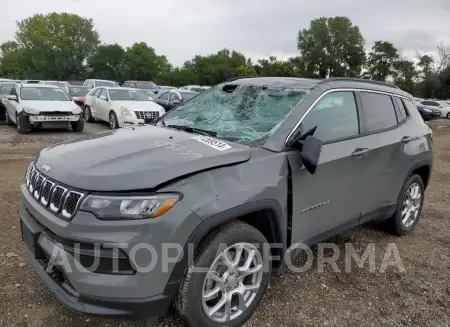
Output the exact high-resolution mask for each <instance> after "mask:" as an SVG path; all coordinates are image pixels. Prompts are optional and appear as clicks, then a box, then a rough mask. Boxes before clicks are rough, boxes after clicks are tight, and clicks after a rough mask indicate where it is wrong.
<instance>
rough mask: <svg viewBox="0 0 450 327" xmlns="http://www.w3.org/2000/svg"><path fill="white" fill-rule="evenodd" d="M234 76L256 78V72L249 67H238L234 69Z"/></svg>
mask: <svg viewBox="0 0 450 327" xmlns="http://www.w3.org/2000/svg"><path fill="white" fill-rule="evenodd" d="M236 76H256V70H255V68H253V67H252V66H249V65H240V66H238V67H236Z"/></svg>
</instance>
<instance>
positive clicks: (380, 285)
mask: <svg viewBox="0 0 450 327" xmlns="http://www.w3.org/2000/svg"><path fill="white" fill-rule="evenodd" d="M430 126H431V127H432V128H433V130H434V140H435V141H434V150H435V164H434V170H433V173H432V180H431V183H430V186H429V188H428V190H427V193H426V200H425V208H424V211H423V214H422V220H421V222H420V223H419V225H418V226H417V229H416V230H415V232H414V233H413V234H411V235H409V236H407V237H403V238H398V237H394V236H391V235H389V234H387V233H385V232H383V231H382V230H380V229H379V228H378V227H377V226H375V225H373V226H372V225H371V226H364V227H361V228H357V229H354V230H351V231H348V232H346V233H344V234H342V235H340V236H338V237H335V238H333V239H332V240H329V242H333V243H335V244H337V245H338V246H339V248H340V250H342V251H341V252H343V249H344V244H345V243H349V242H350V243H352V244H353V245H354V247H355V248H356V249H358V250H359V251H364V249H365V248H366V247H367V246H368V244H370V243H374V244H375V248H376V254H377V262H376V267H377V270H376V272H371V271H370V269H369V265H368V264H367V263H366V265H364V267H362V268H358V267H356V266H355V265H353V266H354V267H353V269H352V272H351V273H344V272H340V273H339V272H332V270H331V266H326V269H325V270H324V272H318V271H317V269H315V268H314V267H315V266H314V267H313V268H312V269H310V270H309V271H307V272H304V273H295V272H292V271H290V270H288V269H287V268H283V269H282V270H281V271H280V274H279V275H278V276H277V277H274V278H273V280H272V282H271V285H270V289H269V291H268V294H267V295H266V297H265V299H264V301H263V304H262V305H261V307H260V308H259V310H258V311H257V312H256V313H255V314H254V316H253V317H252V318H251V320H250V321H249V322H248V323H247V326H252V327H253V326H255V327H256V326H304V327H308V326H355V327H360V326H374V327H379V326H414V327H419V326H432V327H445V326H447V327H448V326H450V215H449V212H450V201H449V199H450V121H445V120H443V121H439V122H434V123H431V124H430ZM106 128H107V127H106V126H104V125H101V124H88V126H87V128H86V133H93V132H97V131H100V130H104V129H106ZM72 137H74V134H73V133H71V132H69V131H66V132H64V131H41V132H39V133H38V134H35V133H32V134H30V135H26V136H19V135H18V134H17V133H16V132H15V130H14V129H12V128H9V127H6V126H5V125H4V124H3V125H2V123H0V204H1V207H0V208H1V211H0V240H1V243H0V296H1V299H0V326H5V327H6V326H20V327H26V326H46V327H59V326H61V327H62V326H72V327H75V326H87V327H99V326H124V327H125V326H132V325H131V324H129V323H127V322H119V321H112V320H102V319H96V318H92V317H87V316H83V315H79V314H75V313H72V312H70V311H69V310H67V309H65V308H64V307H63V306H62V305H60V304H59V303H58V301H57V300H56V299H55V298H54V297H53V296H52V294H51V293H50V292H49V291H48V290H47V288H46V287H45V285H44V284H43V283H42V282H41V281H40V280H39V279H38V277H37V275H35V273H34V272H33V270H32V269H31V268H30V267H29V266H28V265H27V262H26V258H25V254H24V251H23V248H22V243H21V241H20V231H19V217H18V208H19V185H20V183H21V181H22V179H23V176H24V172H25V169H26V167H27V165H28V163H29V161H30V160H31V159H32V157H33V156H35V155H36V154H37V153H38V152H39V150H41V149H42V148H44V147H46V146H48V145H50V144H52V143H56V142H60V141H63V140H65V139H69V138H72ZM390 243H393V244H394V245H395V246H396V248H397V249H398V251H399V255H400V258H401V261H402V263H403V266H404V268H405V272H399V270H398V269H397V267H393V266H390V267H388V268H387V269H386V271H385V272H380V269H379V268H380V262H381V258H382V257H383V255H384V253H385V252H386V250H387V248H388V245H389V244H390ZM338 267H339V268H340V270H341V271H344V267H345V261H344V259H343V257H341V258H340V259H339V261H338ZM159 326H182V323H181V322H180V320H179V319H178V318H177V317H176V316H175V314H173V313H170V314H168V315H167V316H165V317H162V318H161V319H160V323H159Z"/></svg>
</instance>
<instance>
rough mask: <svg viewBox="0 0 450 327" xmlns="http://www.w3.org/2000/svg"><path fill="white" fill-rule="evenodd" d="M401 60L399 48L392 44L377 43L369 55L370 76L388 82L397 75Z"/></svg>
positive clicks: (368, 67)
mask: <svg viewBox="0 0 450 327" xmlns="http://www.w3.org/2000/svg"><path fill="white" fill-rule="evenodd" d="M399 60H400V56H399V54H398V51H397V48H395V47H394V45H393V44H392V43H390V42H386V41H376V42H375V45H374V46H373V47H372V50H371V51H370V53H369V59H368V61H367V69H368V73H369V76H370V77H371V78H372V79H374V80H377V81H383V82H384V81H386V79H387V78H388V77H394V78H395V75H396V71H395V68H396V65H397V64H398V61H399Z"/></svg>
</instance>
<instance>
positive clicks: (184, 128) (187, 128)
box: [165, 125, 217, 136]
mask: <svg viewBox="0 0 450 327" xmlns="http://www.w3.org/2000/svg"><path fill="white" fill-rule="evenodd" d="M165 127H169V128H175V129H179V130H180V131H185V132H188V133H197V134H201V135H205V136H217V133H216V132H213V131H207V130H204V129H200V128H195V127H191V126H185V125H165Z"/></svg>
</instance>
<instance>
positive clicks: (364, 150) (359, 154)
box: [352, 148, 369, 157]
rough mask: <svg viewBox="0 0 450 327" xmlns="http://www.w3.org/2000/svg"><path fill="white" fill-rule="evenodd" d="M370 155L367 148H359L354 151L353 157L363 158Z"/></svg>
mask: <svg viewBox="0 0 450 327" xmlns="http://www.w3.org/2000/svg"><path fill="white" fill-rule="evenodd" d="M368 153H369V149H367V148H358V149H356V150H355V151H353V153H352V156H353V157H363V156H365V155H366V154H368Z"/></svg>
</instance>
